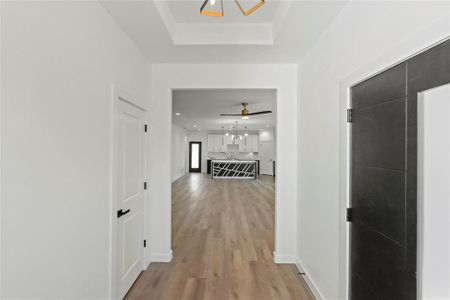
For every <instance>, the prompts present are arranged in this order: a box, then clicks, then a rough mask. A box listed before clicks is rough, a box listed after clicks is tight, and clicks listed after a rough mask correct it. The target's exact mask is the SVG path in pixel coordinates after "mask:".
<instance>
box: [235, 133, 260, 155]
mask: <svg viewBox="0 0 450 300" xmlns="http://www.w3.org/2000/svg"><path fill="white" fill-rule="evenodd" d="M239 152H258V136H257V135H255V134H249V135H247V136H245V137H243V139H242V140H239Z"/></svg>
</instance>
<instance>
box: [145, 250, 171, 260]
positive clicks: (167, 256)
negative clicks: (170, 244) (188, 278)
mask: <svg viewBox="0 0 450 300" xmlns="http://www.w3.org/2000/svg"><path fill="white" fill-rule="evenodd" d="M172 258H173V252H172V250H170V252H167V253H152V254H151V255H150V261H151V262H171V261H172Z"/></svg>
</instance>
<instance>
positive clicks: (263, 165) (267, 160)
mask: <svg viewBox="0 0 450 300" xmlns="http://www.w3.org/2000/svg"><path fill="white" fill-rule="evenodd" d="M273 160H274V143H273V141H266V142H261V143H260V145H259V172H260V173H261V174H263V175H273Z"/></svg>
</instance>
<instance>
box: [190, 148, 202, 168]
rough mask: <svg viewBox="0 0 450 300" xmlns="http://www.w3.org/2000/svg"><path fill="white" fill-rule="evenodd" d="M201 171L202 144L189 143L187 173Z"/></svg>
mask: <svg viewBox="0 0 450 300" xmlns="http://www.w3.org/2000/svg"><path fill="white" fill-rule="evenodd" d="M201 171H202V142H189V172H190V173H200V172H201Z"/></svg>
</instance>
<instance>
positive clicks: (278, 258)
mask: <svg viewBox="0 0 450 300" xmlns="http://www.w3.org/2000/svg"><path fill="white" fill-rule="evenodd" d="M273 261H274V263H276V264H294V263H295V256H294V255H278V254H277V253H276V252H275V251H274V252H273Z"/></svg>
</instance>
